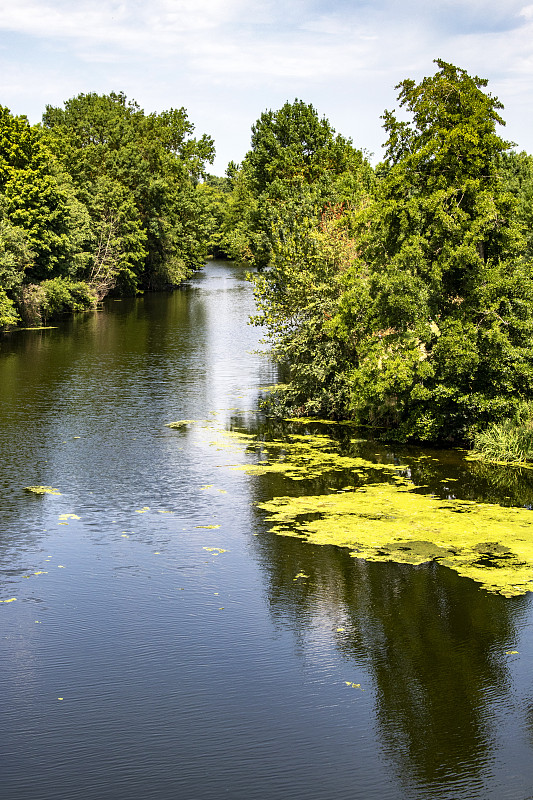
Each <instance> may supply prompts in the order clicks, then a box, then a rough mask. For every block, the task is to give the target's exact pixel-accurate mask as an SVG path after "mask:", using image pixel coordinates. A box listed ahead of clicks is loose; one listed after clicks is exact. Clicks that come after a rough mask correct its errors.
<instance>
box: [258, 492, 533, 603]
mask: <svg viewBox="0 0 533 800" xmlns="http://www.w3.org/2000/svg"><path fill="white" fill-rule="evenodd" d="M417 488H418V487H415V486H414V485H412V484H411V485H408V484H407V482H403V481H397V482H394V483H383V484H368V485H366V486H364V487H362V488H360V489H357V490H355V491H353V492H349V493H347V492H343V493H340V494H333V495H318V496H308V497H278V498H276V499H274V500H271V501H269V502H265V503H259V504H258V506H259V508H262V509H263V510H264V511H267V512H269V517H268V520H269V522H270V523H272V527H271V530H272V531H274V532H275V533H278V534H282V535H284V536H297V537H301V538H304V539H306V540H307V541H308V542H311V543H313V544H321V545H326V544H327V545H336V546H338V547H346V548H348V549H349V550H350V555H352V556H354V557H356V558H363V559H366V560H367V561H395V562H398V563H404V564H412V565H417V564H424V563H427V562H429V561H438V562H439V563H440V564H443V565H444V566H447V567H450V568H451V569H453V570H455V571H456V572H458V573H459V574H460V575H462V576H464V577H468V578H472V579H473V580H474V581H476V582H478V583H480V584H481V585H482V586H483V587H484V588H485V589H487V590H488V591H492V592H499V593H500V594H503V595H506V596H507V597H510V596H513V595H519V594H524V593H525V592H527V591H533V527H532V526H533V516H532V513H531V512H530V511H528V510H526V509H522V508H504V507H502V506H498V505H492V504H488V503H475V502H471V501H460V500H446V501H444V500H440V499H438V498H436V497H433V496H430V495H424V494H419V493H418V492H417V491H416V489H417Z"/></svg>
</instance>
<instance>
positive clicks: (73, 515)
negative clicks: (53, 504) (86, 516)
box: [59, 514, 81, 520]
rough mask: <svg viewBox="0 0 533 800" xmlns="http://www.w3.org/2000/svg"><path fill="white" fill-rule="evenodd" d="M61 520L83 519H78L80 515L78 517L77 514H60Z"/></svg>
mask: <svg viewBox="0 0 533 800" xmlns="http://www.w3.org/2000/svg"><path fill="white" fill-rule="evenodd" d="M59 519H60V520H67V519H81V517H78V515H77V514H60V515H59Z"/></svg>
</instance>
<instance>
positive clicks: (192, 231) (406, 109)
mask: <svg viewBox="0 0 533 800" xmlns="http://www.w3.org/2000/svg"><path fill="white" fill-rule="evenodd" d="M435 63H436V71H435V74H434V75H432V76H429V77H426V78H424V79H423V80H422V81H420V82H419V83H416V82H415V81H413V80H409V79H408V80H404V81H402V82H401V83H399V84H398V86H397V87H396V89H397V91H398V111H395V110H393V111H385V112H384V114H383V127H384V130H385V136H386V142H385V156H384V158H383V160H382V161H381V163H379V164H378V165H377V166H376V167H372V165H371V164H370V161H369V158H368V155H367V154H366V153H365V152H364V151H363V150H361V149H359V148H357V147H356V146H354V144H353V142H352V140H351V139H349V138H346V137H344V136H342V135H340V134H337V133H336V132H335V130H334V129H333V128H332V126H331V125H330V123H329V122H328V120H326V119H325V118H321V117H320V116H319V114H318V113H317V111H316V110H315V109H314V107H313V106H312V105H310V104H306V103H304V102H303V101H301V100H295V101H294V102H292V103H291V102H287V103H286V104H285V105H284V106H283V107H282V108H280V109H279V110H277V111H265V112H264V113H263V114H261V116H260V117H259V119H258V120H257V121H256V123H255V124H254V125H253V126H252V136H251V147H250V150H249V151H248V153H247V154H246V155H245V157H244V159H243V161H242V163H240V164H235V163H234V162H231V163H230V164H229V165H228V168H227V171H226V175H225V177H217V176H213V175H209V173H208V172H207V169H206V167H207V164H209V163H210V162H211V161H212V159H213V156H214V146H213V142H212V140H211V139H210V138H209V137H208V136H202V137H201V138H199V139H195V138H192V133H193V125H192V124H191V123H190V122H189V120H188V118H187V114H186V112H185V110H184V109H180V110H178V111H176V110H172V109H171V110H170V111H168V112H162V113H161V114H151V115H146V114H144V112H143V111H142V110H141V109H140V108H139V107H138V106H137V105H136V104H135V103H134V102H129V101H127V99H126V98H125V97H124V95H122V94H120V95H114V94H112V95H108V96H103V97H102V96H98V95H79V96H78V97H77V98H74V99H73V100H70V101H68V102H67V103H65V104H64V108H51V107H47V109H46V112H45V114H44V116H43V121H42V124H41V125H39V126H34V127H31V126H30V125H29V124H28V123H27V121H26V120H25V118H21V117H18V118H17V117H13V116H11V115H10V114H9V112H8V111H7V110H6V109H1V110H0V287H1V288H0V324H3V325H6V324H10V323H14V322H16V321H17V319H19V318H20V317H22V318H23V319H25V320H27V321H32V320H33V321H35V320H39V319H44V318H46V316H47V315H50V314H52V313H56V312H57V311H58V310H61V309H62V308H67V307H71V308H77V307H87V306H88V305H90V304H91V303H93V302H94V301H95V298H96V299H101V298H102V297H104V296H105V295H106V294H107V293H108V292H115V293H117V292H118V293H133V292H135V291H138V290H141V289H145V288H164V287H167V286H173V285H177V284H178V283H179V282H180V281H181V280H183V279H184V278H185V277H187V276H188V275H189V274H191V271H192V270H194V269H196V268H197V267H199V266H201V264H202V263H203V262H204V259H205V257H206V254H207V253H211V254H213V255H215V256H223V257H227V258H231V259H236V260H238V261H241V262H244V263H247V264H249V265H250V266H253V267H255V268H257V269H255V270H254V271H253V274H252V280H253V283H254V291H255V296H256V301H257V306H258V312H257V316H256V317H255V322H256V323H257V324H261V325H263V326H264V327H265V328H266V331H267V336H268V338H269V340H270V342H271V347H272V353H273V355H274V358H276V359H277V360H278V361H279V362H280V363H281V364H282V365H283V367H284V371H285V376H286V379H285V383H284V384H283V386H280V387H279V388H278V391H277V392H275V393H274V394H273V395H272V396H271V398H270V400H269V406H270V411H271V412H272V413H277V414H280V415H284V416H286V415H288V414H289V415H298V416H315V417H316V416H320V417H322V416H325V417H327V418H329V419H350V420H353V421H355V422H357V423H359V424H362V425H369V426H371V427H373V428H375V429H377V430H379V431H382V432H384V434H385V435H386V436H388V437H389V438H394V437H396V438H398V439H401V440H404V441H405V440H407V441H408V440H417V441H441V442H442V441H444V440H448V441H465V440H468V441H473V440H475V438H476V436H479V435H481V434H482V433H485V434H486V432H487V431H488V430H489V429H490V427H491V426H494V425H495V424H497V423H500V422H501V421H502V420H506V421H508V422H509V425H510V426H511V427H513V426H514V427H513V429H514V430H516V429H517V427H518V428H520V430H521V435H522V434H523V435H522V440H521V442H522V443H521V444H520V447H521V448H522V450H523V449H524V447H526V449H527V446H531V450H532V452H533V433H531V429H533V425H532V426H531V429H530V425H529V420H530V418H531V417H533V414H532V413H531V407H530V402H531V399H532V398H533V393H532V389H533V351H532V348H531V337H532V334H533V278H532V269H531V264H532V258H533V159H532V157H531V156H530V155H528V154H526V153H518V152H516V151H515V150H514V149H513V145H512V144H511V143H509V142H507V141H505V140H504V139H503V138H502V137H501V136H500V135H499V128H500V127H501V126H503V125H504V121H503V118H502V117H501V111H502V108H503V106H502V104H501V103H500V102H499V101H498V99H497V98H496V97H494V96H492V95H491V94H490V92H488V91H487V88H486V87H487V81H486V80H483V79H480V78H478V77H472V76H470V75H468V74H467V72H466V71H465V70H463V69H460V68H458V67H455V66H454V65H452V64H448V63H446V62H444V61H441V60H437V61H436V62H435ZM67 295H68V296H67ZM69 304H70V305H69ZM495 435H500V434H499V433H496V434H495ZM524 436H525V439H524ZM528 436H529V437H530V440H531V441H530V445H528V444H527V441H526V440H527V437H528ZM528 441H529V440H528ZM524 442H525V444H524ZM517 447H518V445H517ZM518 449H520V448H518ZM515 450H516V448H515ZM515 455H516V452H515Z"/></svg>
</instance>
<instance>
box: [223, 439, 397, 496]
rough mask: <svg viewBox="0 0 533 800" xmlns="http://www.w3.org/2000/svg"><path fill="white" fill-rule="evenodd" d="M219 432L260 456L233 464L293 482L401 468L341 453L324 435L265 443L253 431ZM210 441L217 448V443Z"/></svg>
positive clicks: (239, 467)
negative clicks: (250, 432) (245, 462)
mask: <svg viewBox="0 0 533 800" xmlns="http://www.w3.org/2000/svg"><path fill="white" fill-rule="evenodd" d="M221 434H222V435H223V436H224V437H225V438H227V439H230V440H232V441H234V442H236V443H237V442H240V443H241V444H242V445H245V449H246V451H247V452H250V453H253V452H257V453H259V454H260V455H261V459H262V460H261V461H260V462H259V463H256V464H238V465H236V466H235V467H234V468H235V469H238V470H243V471H244V472H246V473H247V474H248V475H263V474H266V473H278V474H281V475H284V476H285V477H287V478H290V479H291V480H294V481H303V480H309V479H314V478H321V477H322V476H323V475H325V474H326V473H328V472H342V471H343V470H351V471H352V472H353V473H354V475H355V476H360V477H361V478H363V477H365V475H366V474H367V473H368V471H369V470H370V469H373V470H378V471H380V472H385V473H388V474H389V475H391V476H392V475H395V474H397V473H398V472H399V471H400V469H401V468H400V467H397V466H395V465H394V464H381V463H374V462H370V461H367V460H366V459H364V458H360V457H359V456H352V455H343V454H341V453H339V451H338V445H337V443H336V442H335V441H334V440H333V439H331V438H330V437H329V436H326V435H325V434H313V435H310V434H291V435H290V436H289V437H288V438H287V440H286V441H285V440H281V439H275V440H273V441H268V442H263V441H260V440H258V439H257V437H256V436H254V435H253V434H243V433H240V432H238V431H221ZM212 444H214V445H216V446H217V447H220V442H213V443H212ZM350 488H351V487H350Z"/></svg>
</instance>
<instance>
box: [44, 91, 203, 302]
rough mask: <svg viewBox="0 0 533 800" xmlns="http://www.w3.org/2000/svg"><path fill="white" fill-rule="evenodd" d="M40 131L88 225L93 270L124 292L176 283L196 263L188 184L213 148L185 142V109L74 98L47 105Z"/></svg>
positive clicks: (196, 215) (197, 201) (198, 247)
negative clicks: (92, 233)
mask: <svg viewBox="0 0 533 800" xmlns="http://www.w3.org/2000/svg"><path fill="white" fill-rule="evenodd" d="M43 125H44V128H45V131H46V132H47V139H48V141H49V143H50V146H51V147H52V148H53V150H54V152H55V153H56V155H57V158H58V159H60V161H61V163H62V165H63V167H64V169H65V170H66V171H67V172H68V173H69V174H70V175H71V176H72V180H73V182H74V184H75V186H76V187H77V190H78V193H79V197H80V199H81V200H82V201H83V202H84V203H85V205H86V206H87V208H88V209H89V212H90V214H91V217H92V219H93V221H94V223H95V227H96V236H97V244H96V245H95V248H94V252H95V261H94V262H93V265H92V269H93V270H94V269H96V270H97V271H98V270H100V274H102V273H103V272H105V271H106V270H105V266H104V265H105V258H107V259H108V263H109V264H111V262H112V263H113V264H114V265H115V266H114V269H115V271H116V273H117V275H116V277H117V279H118V280H119V281H121V282H123V283H125V284H126V285H127V286H128V287H129V288H132V287H133V286H135V285H137V284H142V285H144V286H162V285H166V284H173V283H179V282H180V281H181V280H183V278H184V277H186V276H187V275H188V274H190V270H191V269H194V268H197V267H198V266H200V265H201V264H202V263H203V259H204V257H205V253H206V247H207V236H206V234H205V232H204V227H205V224H206V220H205V216H206V213H205V211H204V208H203V205H202V198H201V197H200V196H199V195H198V193H197V191H196V184H197V181H198V179H199V177H200V175H201V174H202V173H203V169H204V164H205V162H206V161H212V159H213V157H214V148H213V142H212V140H211V139H210V138H209V137H208V136H205V135H204V136H202V137H201V138H200V139H193V138H192V137H191V134H192V132H193V130H194V126H193V125H192V123H191V122H190V121H189V119H188V117H187V114H186V112H185V109H183V108H181V109H170V110H169V111H163V112H161V113H160V114H149V115H146V114H145V113H144V112H143V110H142V109H141V108H139V106H138V105H137V104H136V103H135V102H134V101H128V100H127V98H126V97H125V95H124V94H122V93H121V94H115V93H111V94H109V95H97V94H94V93H92V94H80V95H78V96H77V97H75V98H72V99H71V100H68V101H67V102H66V103H65V105H64V108H52V107H50V106H48V107H47V109H46V112H45V114H44V116H43ZM107 242H109V247H108V246H107V244H106V243H107ZM102 253H105V254H106V256H105V258H104V259H103V261H102ZM110 254H112V259H111V256H110ZM107 272H109V271H108V270H107Z"/></svg>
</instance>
